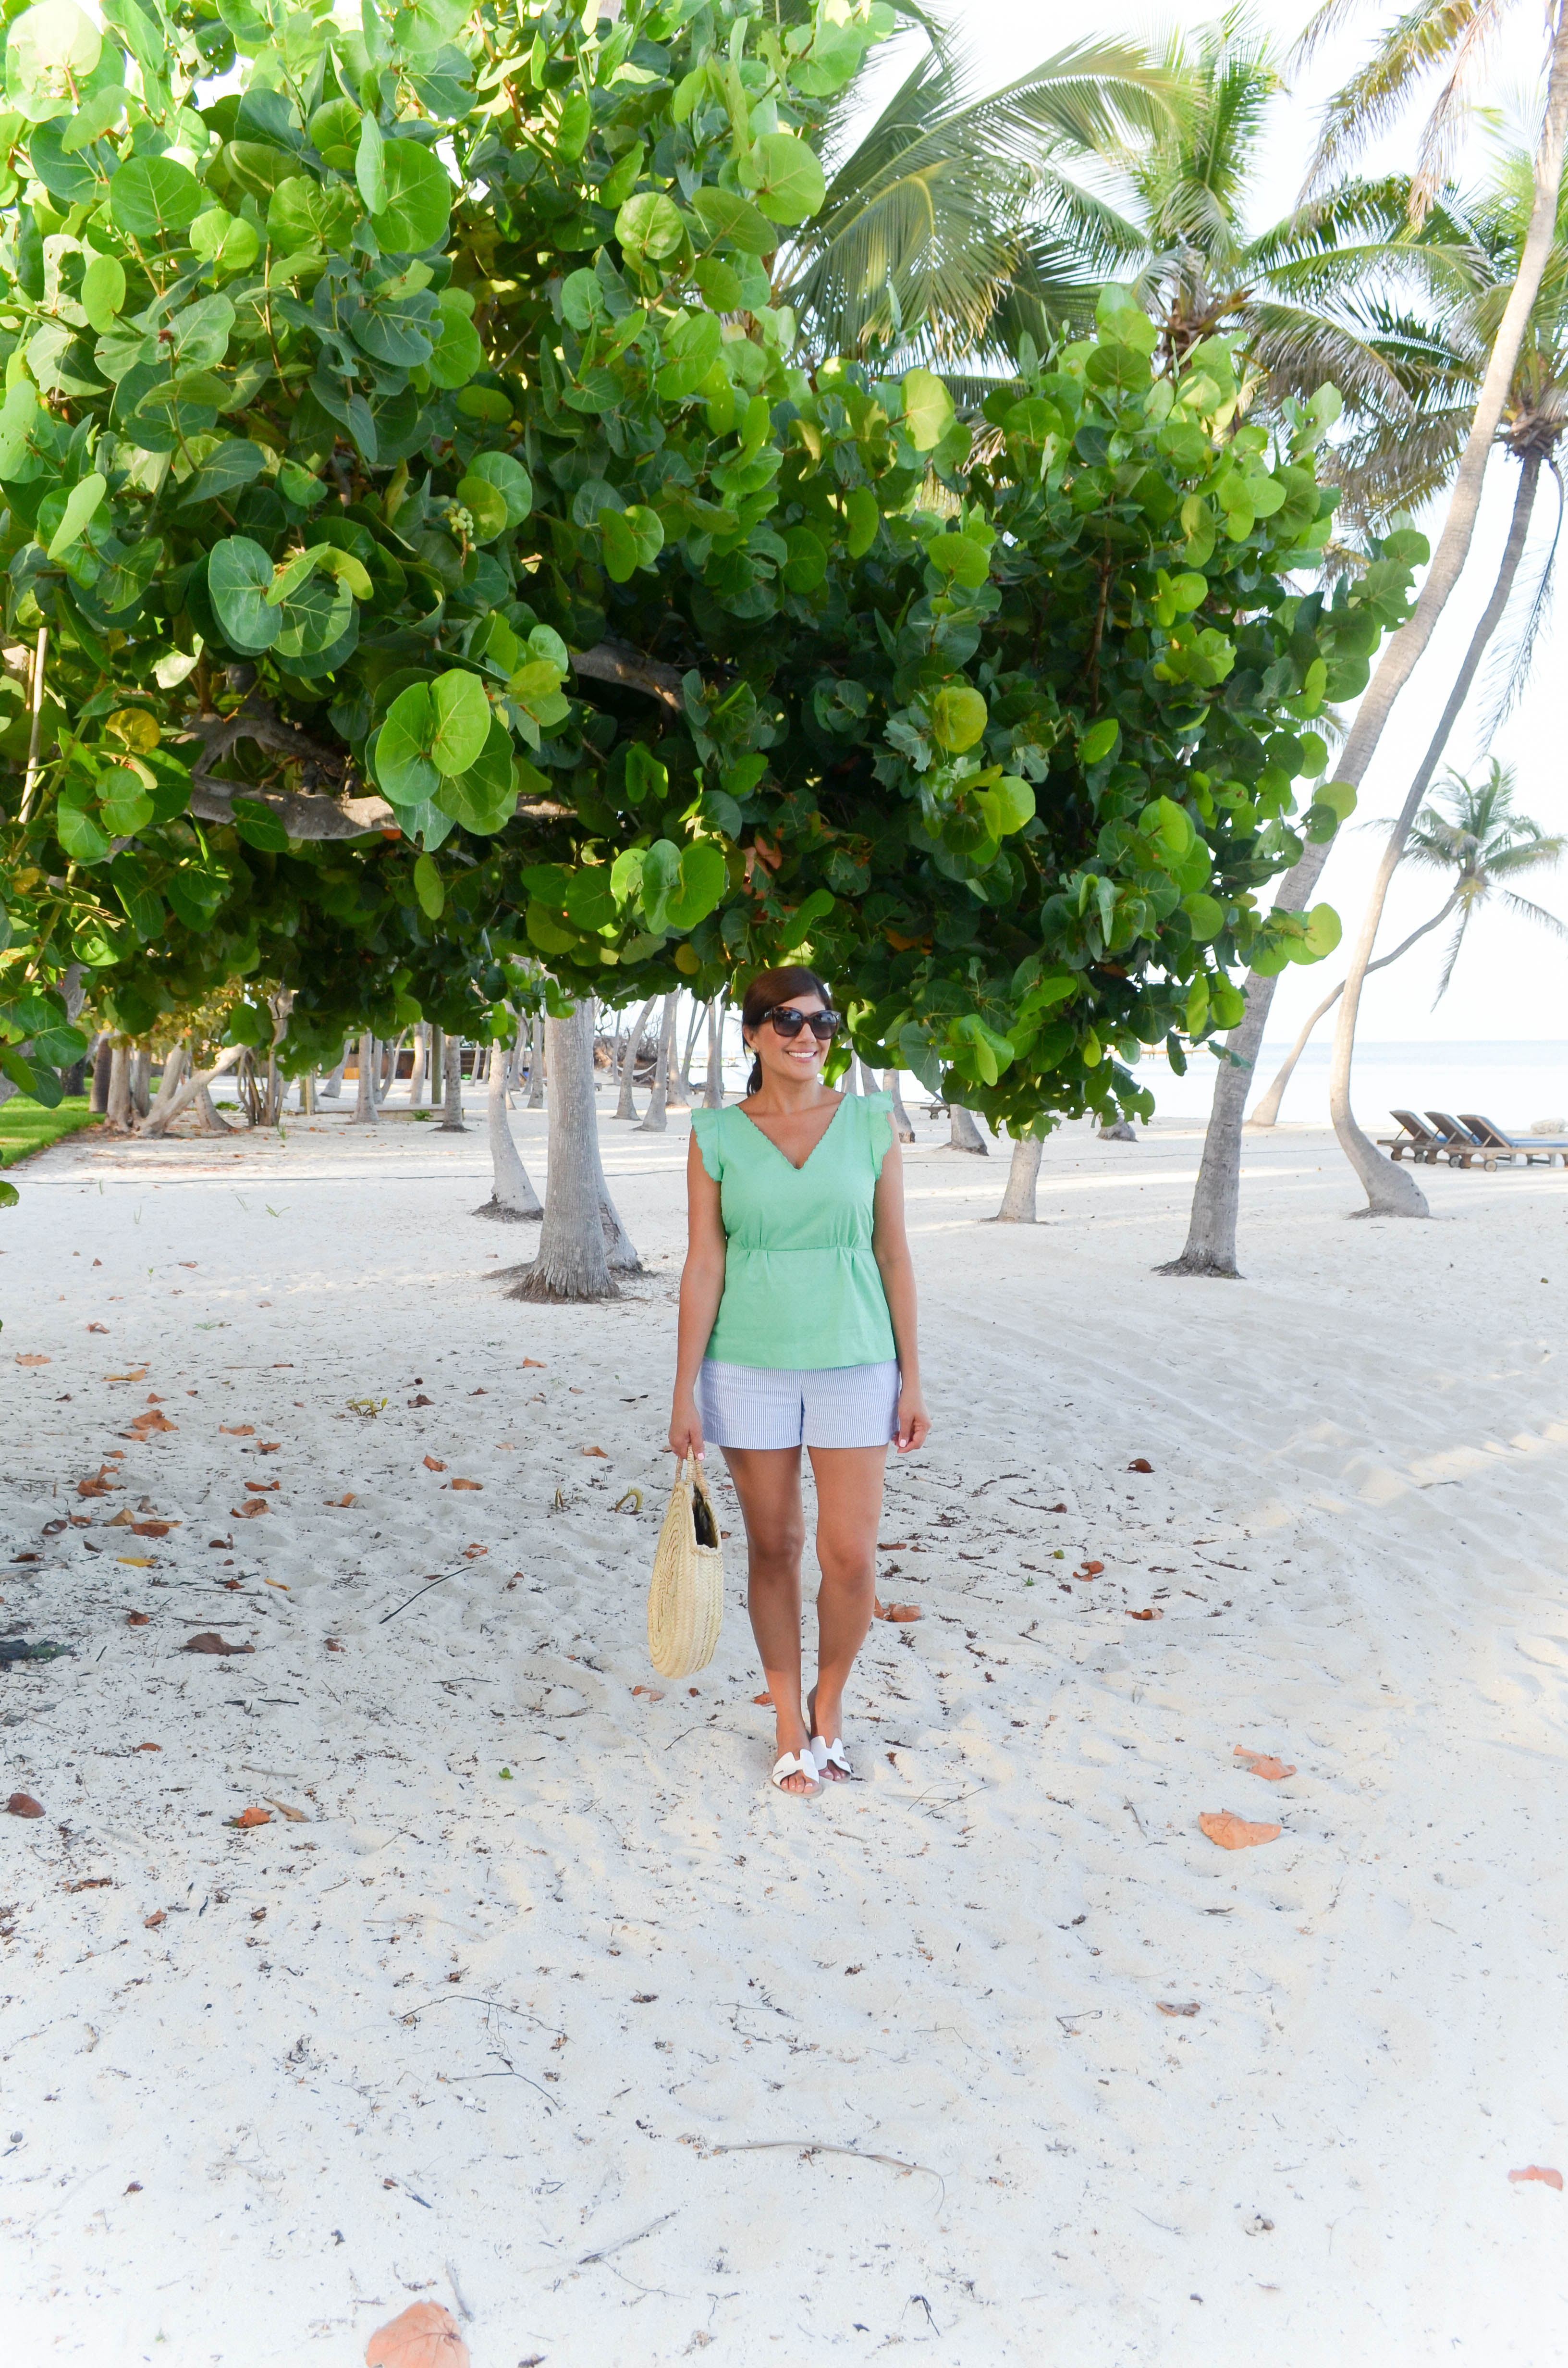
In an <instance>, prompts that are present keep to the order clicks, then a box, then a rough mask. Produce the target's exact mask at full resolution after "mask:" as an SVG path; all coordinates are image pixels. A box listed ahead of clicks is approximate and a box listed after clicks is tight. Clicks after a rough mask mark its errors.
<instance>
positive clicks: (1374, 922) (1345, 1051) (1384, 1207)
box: [1328, 0, 1568, 1217]
mask: <svg viewBox="0 0 1568 2368" xmlns="http://www.w3.org/2000/svg"><path fill="white" fill-rule="evenodd" d="M1560 83H1561V85H1562V90H1561V95H1560V96H1559V97H1557V100H1556V103H1557V106H1558V114H1559V118H1560V119H1561V115H1562V108H1563V106H1564V105H1568V0H1564V5H1563V9H1562V33H1561V34H1560V36H1559V41H1558V58H1557V60H1555V61H1554V62H1553V65H1552V88H1553V93H1554V94H1557V93H1558V85H1559V84H1560ZM1549 120H1550V111H1549ZM1542 145H1543V148H1544V146H1545V139H1544V135H1543V141H1542ZM1561 179H1562V127H1561V120H1560V121H1559V129H1558V136H1557V142H1556V177H1555V179H1554V181H1553V191H1554V193H1555V190H1556V188H1557V186H1558V183H1560V182H1561ZM1537 183H1538V191H1537V201H1538V206H1539V200H1540V190H1539V184H1540V168H1539V165H1538V169H1537ZM1554 201H1555V197H1554ZM1531 228H1532V234H1533V229H1534V224H1533V221H1532V224H1531ZM1525 252H1526V255H1527V256H1528V253H1529V241H1528V239H1527V241H1526V244H1525ZM1536 278H1537V280H1538V281H1539V279H1540V269H1539V267H1538V268H1537V273H1536ZM1515 292H1516V294H1517V289H1516V291H1515ZM1509 309H1510V311H1511V310H1512V299H1510V300H1509ZM1501 342H1502V331H1501V330H1500V331H1499V332H1498V343H1499V345H1500V344H1501ZM1493 358H1494V359H1495V358H1496V347H1494V349H1493ZM1511 367H1512V364H1511V361H1510V368H1511ZM1487 378H1488V381H1489V382H1490V379H1491V371H1490V370H1488V372H1487ZM1477 416H1479V406H1478V407H1477ZM1468 458H1469V447H1468V446H1467V447H1466V459H1467V460H1468ZM1540 462H1541V456H1540V453H1539V452H1536V451H1530V452H1527V453H1526V455H1525V457H1524V460H1523V461H1522V463H1521V464H1520V469H1519V483H1518V489H1517V493H1516V494H1515V496H1514V515H1513V517H1512V518H1511V519H1510V521H1509V525H1508V540H1507V541H1506V544H1505V546H1504V550H1503V564H1502V565H1501V566H1500V567H1499V568H1498V570H1497V581H1496V582H1495V584H1494V586H1493V587H1492V598H1490V599H1489V600H1488V602H1487V604H1486V606H1485V608H1484V609H1483V611H1482V614H1481V618H1480V621H1479V622H1478V623H1477V625H1476V628H1475V631H1474V632H1473V633H1472V634H1471V637H1470V647H1469V649H1468V650H1467V651H1466V652H1465V655H1464V663H1463V665H1462V666H1460V670H1459V673H1458V675H1457V676H1456V677H1455V680H1454V685H1453V688H1452V689H1451V690H1450V691H1449V697H1448V701H1447V704H1446V705H1445V707H1444V709H1443V712H1442V714H1441V716H1440V717H1439V718H1438V722H1437V730H1436V732H1434V734H1432V737H1431V740H1430V742H1429V743H1428V745H1427V749H1426V756H1425V757H1423V758H1422V760H1421V764H1420V767H1419V768H1418V770H1417V772H1416V775H1415V780H1413V781H1412V783H1411V785H1410V791H1409V794H1408V795H1407V797H1406V798H1405V801H1404V804H1403V808H1402V809H1401V812H1400V815H1399V818H1398V820H1397V821H1396V822H1395V824H1394V825H1393V828H1392V830H1391V831H1390V833H1389V837H1388V845H1387V846H1386V847H1385V848H1384V849H1383V856H1382V861H1381V863H1380V864H1379V866H1378V876H1377V878H1376V879H1375V880H1374V882H1372V893H1371V894H1370V896H1369V898H1368V900H1367V909H1366V912H1365V913H1364V914H1363V915H1362V916H1361V927H1360V929H1359V930H1358V933H1357V938H1356V943H1355V946H1354V947H1353V949H1352V951H1351V955H1350V967H1349V969H1348V970H1347V971H1346V974H1345V992H1344V997H1343V1000H1342V1001H1341V1003H1340V1007H1339V1023H1338V1026H1337V1027H1336V1028H1335V1034H1334V1057H1333V1060H1332V1062H1331V1064H1330V1066H1329V1073H1328V1114H1329V1116H1330V1118H1331V1119H1332V1120H1333V1121H1334V1131H1335V1134H1336V1135H1337V1136H1338V1137H1339V1144H1340V1149H1341V1150H1342V1151H1343V1152H1344V1154H1345V1156H1346V1159H1348V1160H1349V1162H1350V1165H1351V1167H1354V1169H1355V1170H1356V1173H1357V1175H1358V1177H1359V1178H1360V1179H1361V1181H1362V1183H1363V1185H1364V1186H1365V1187H1366V1192H1367V1207H1366V1210H1365V1212H1362V1213H1364V1214H1366V1215H1369V1216H1379V1217H1389V1216H1392V1217H1425V1216H1426V1215H1427V1214H1429V1212H1428V1210H1427V1207H1426V1201H1425V1199H1424V1197H1423V1196H1422V1193H1421V1190H1420V1189H1419V1187H1418V1186H1417V1185H1415V1184H1413V1183H1412V1181H1411V1179H1410V1178H1409V1176H1408V1175H1407V1174H1406V1173H1405V1170H1404V1168H1403V1167H1402V1166H1400V1165H1399V1164H1398V1163H1397V1162H1396V1161H1394V1160H1392V1159H1385V1158H1384V1157H1383V1156H1382V1154H1381V1152H1380V1151H1379V1149H1378V1147H1377V1145H1376V1144H1375V1143H1373V1142H1372V1141H1371V1139H1370V1138H1369V1136H1368V1135H1365V1134H1363V1133H1362V1132H1361V1130H1360V1128H1359V1127H1358V1125H1357V1123H1356V1120H1355V1116H1354V1114H1353V1112H1352V1110H1351V1108H1350V1064H1351V1062H1352V1061H1353V1059H1354V1058H1355V1053H1356V1021H1357V1018H1358V1013H1359V1011H1360V1007H1361V985H1362V982H1363V980H1364V979H1365V978H1366V975H1367V973H1368V971H1369V968H1370V966H1371V959H1372V947H1373V945H1374V944H1375V942H1376V940H1377V935H1378V924H1379V923H1380V921H1381V919H1382V916H1383V906H1384V905H1385V904H1386V903H1387V901H1388V893H1389V887H1390V883H1391V882H1392V879H1393V875H1394V872H1395V871H1397V869H1398V867H1399V862H1400V859H1401V857H1402V856H1403V853H1404V842H1405V840H1406V839H1407V838H1408V837H1409V836H1410V826H1411V825H1412V824H1413V823H1414V821H1415V817H1416V814H1418V813H1419V811H1420V808H1421V801H1422V799H1423V798H1424V797H1425V796H1426V791H1427V788H1428V786H1429V785H1430V782H1431V780H1432V776H1433V774H1434V773H1435V772H1436V771H1437V764H1438V760H1439V758H1440V757H1441V756H1442V753H1443V750H1444V749H1445V748H1446V747H1447V746H1448V740H1449V733H1450V732H1451V731H1452V730H1453V728H1454V725H1455V724H1456V723H1458V722H1459V719H1460V710H1461V709H1462V708H1463V706H1464V702H1465V700H1466V698H1467V697H1468V696H1469V692H1470V687H1471V683H1472V682H1473V681H1474V680H1475V677H1476V672H1477V670H1478V668H1479V667H1480V665H1481V661H1482V659H1483V656H1484V655H1485V653H1486V646H1487V643H1489V642H1490V641H1491V639H1492V636H1493V634H1494V632H1496V630H1497V627H1498V625H1499V624H1500V623H1501V622H1502V619H1503V613H1504V611H1505V609H1506V608H1507V605H1508V596H1509V594H1510V593H1511V592H1512V591H1513V588H1514V579H1515V577H1516V576H1517V574H1518V572H1519V562H1520V560H1521V559H1522V558H1523V556H1524V549H1525V542H1526V540H1527V538H1528V533H1529V523H1530V512H1531V510H1532V509H1533V508H1534V507H1535V494H1536V486H1537V484H1539V482H1540ZM1463 474H1464V463H1463V462H1461V463H1460V477H1461V478H1462V476H1463ZM1479 491H1480V487H1479V481H1478V483H1477V487H1476V495H1477V498H1479ZM1459 503H1460V486H1459V485H1457V484H1456V486H1455V488H1454V497H1453V501H1452V502H1451V503H1450V505H1449V519H1450V521H1451V520H1452V518H1453V516H1454V512H1455V510H1456V509H1457V508H1458V507H1459ZM1474 509H1475V503H1474V502H1473V501H1472V502H1471V519H1470V524H1471V526H1473V525H1474ZM1447 535H1448V528H1447V527H1445V529H1444V537H1445V540H1446V539H1447ZM1468 542H1469V529H1468V528H1467V529H1466V543H1467V547H1468ZM1438 548H1439V550H1441V545H1439V546H1438ZM1435 565H1436V563H1434V567H1435ZM1404 630H1405V632H1409V630H1410V629H1409V627H1408V626H1406V627H1405V628H1404ZM1376 687H1377V686H1376V684H1375V683H1374V685H1373V689H1376ZM1369 696H1370V694H1369ZM1358 721H1359V719H1358Z"/></svg>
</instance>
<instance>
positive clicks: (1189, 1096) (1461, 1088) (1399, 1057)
mask: <svg viewBox="0 0 1568 2368" xmlns="http://www.w3.org/2000/svg"><path fill="white" fill-rule="evenodd" d="M1331 1050H1332V1047H1331V1046H1330V1045H1329V1044H1327V1043H1324V1044H1321V1045H1320V1044H1309V1045H1308V1047H1307V1050H1306V1052H1305V1053H1303V1054H1302V1056H1301V1060H1300V1061H1299V1062H1298V1063H1297V1064H1296V1069H1295V1074H1294V1075H1293V1076H1292V1077H1291V1079H1290V1085H1289V1086H1288V1087H1287V1088H1286V1092H1285V1099H1284V1102H1283V1103H1282V1105H1281V1106H1280V1111H1279V1119H1280V1123H1281V1124H1282V1125H1289V1124H1290V1123H1291V1122H1294V1123H1296V1124H1298V1125H1307V1126H1326V1125H1327V1123H1328V1065H1329V1056H1330V1053H1331ZM1289 1051H1290V1045H1289V1043H1287V1042H1281V1043H1278V1044H1267V1043H1266V1044H1265V1045H1264V1047H1263V1051H1262V1053H1261V1054H1260V1055H1259V1057H1258V1063H1257V1073H1256V1082H1255V1085H1254V1087H1253V1089H1252V1091H1251V1092H1250V1093H1249V1095H1248V1097H1247V1105H1248V1108H1249V1109H1250V1108H1251V1107H1252V1105H1253V1103H1255V1102H1256V1101H1260V1100H1261V1099H1262V1098H1263V1096H1264V1094H1265V1093H1267V1090H1268V1087H1269V1086H1270V1084H1271V1083H1272V1081H1273V1078H1274V1075H1275V1072H1276V1071H1277V1070H1278V1066H1279V1064H1280V1063H1281V1061H1283V1060H1284V1058H1285V1055H1286V1054H1287V1053H1289ZM1135 1074H1136V1076H1137V1078H1138V1081H1139V1083H1140V1085H1144V1086H1147V1087H1149V1089H1150V1091H1151V1092H1152V1093H1153V1097H1154V1107H1155V1110H1156V1111H1157V1113H1158V1114H1159V1116H1160V1117H1162V1118H1181V1119H1203V1118H1207V1116H1208V1114H1209V1106H1210V1102H1211V1100H1212V1099H1213V1094H1214V1060H1213V1056H1212V1054H1211V1053H1201V1054H1199V1055H1196V1056H1194V1058H1193V1059H1192V1060H1191V1061H1190V1062H1189V1063H1188V1065H1187V1075H1186V1076H1185V1077H1177V1076H1172V1074H1171V1069H1170V1064H1169V1063H1168V1062H1167V1061H1165V1059H1164V1058H1163V1057H1158V1056H1150V1055H1148V1054H1145V1056H1144V1057H1143V1059H1142V1061H1140V1062H1139V1064H1138V1067H1137V1070H1136V1073H1135ZM1351 1103H1352V1107H1353V1108H1354V1110H1355V1112H1356V1116H1357V1118H1358V1120H1359V1121H1360V1123H1361V1124H1362V1126H1364V1127H1365V1128H1366V1129H1367V1131H1368V1132H1369V1133H1371V1134H1382V1133H1390V1134H1392V1133H1393V1132H1394V1126H1393V1121H1392V1118H1391V1116H1390V1112H1391V1111H1392V1109H1393V1107H1394V1105H1395V1104H1396V1103H1398V1104H1399V1105H1400V1106H1401V1107H1402V1108H1403V1109H1405V1110H1419V1111H1421V1112H1423V1113H1425V1112H1426V1111H1427V1110H1449V1111H1450V1112H1452V1113H1453V1114H1454V1115H1455V1116H1456V1117H1457V1116H1458V1115H1459V1114H1460V1112H1461V1111H1463V1110H1477V1111H1479V1112H1480V1113H1481V1114H1482V1116H1483V1117H1485V1118H1489V1119H1492V1120H1493V1121H1494V1122H1495V1123H1496V1124H1497V1125H1498V1126H1500V1127H1502V1129H1503V1130H1504V1132H1505V1133H1509V1134H1528V1132H1529V1129H1530V1125H1531V1122H1532V1121H1534V1120H1536V1119H1561V1120H1568V1042H1540V1043H1533V1044H1528V1043H1527V1044H1519V1043H1513V1044H1487V1043H1462V1042H1457V1043H1443V1042H1434V1043H1409V1044H1377V1043H1369V1044H1360V1045H1358V1047H1357V1051H1356V1065H1355V1068H1354V1070H1353V1071H1352V1073H1351ZM1562 1133H1564V1135H1568V1125H1564V1126H1563V1128H1562Z"/></svg>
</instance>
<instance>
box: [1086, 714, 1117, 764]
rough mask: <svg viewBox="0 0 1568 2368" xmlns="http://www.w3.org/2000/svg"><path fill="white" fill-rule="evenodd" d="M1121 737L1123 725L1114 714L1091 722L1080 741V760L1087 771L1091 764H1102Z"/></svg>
mask: <svg viewBox="0 0 1568 2368" xmlns="http://www.w3.org/2000/svg"><path fill="white" fill-rule="evenodd" d="M1120 737H1121V726H1120V724H1119V723H1118V722H1117V720H1116V718H1115V716H1114V715H1107V716H1104V717H1102V718H1101V720H1100V722H1099V723H1091V724H1090V726H1089V728H1088V730H1087V731H1086V732H1085V734H1084V736H1083V738H1082V739H1081V740H1080V741H1079V743H1078V762H1079V763H1080V765H1082V767H1083V768H1084V770H1085V773H1086V772H1087V771H1088V770H1089V768H1090V767H1091V766H1094V765H1098V764H1102V763H1103V762H1104V760H1105V759H1106V757H1108V756H1110V755H1111V754H1112V752H1113V751H1114V749H1115V747H1116V744H1117V742H1118V741H1119V739H1120Z"/></svg>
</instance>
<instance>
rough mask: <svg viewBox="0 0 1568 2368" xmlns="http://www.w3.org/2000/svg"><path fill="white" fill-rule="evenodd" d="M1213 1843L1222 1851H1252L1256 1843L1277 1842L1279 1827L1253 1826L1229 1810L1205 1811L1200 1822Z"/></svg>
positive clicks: (1200, 1825)
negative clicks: (1216, 1843)
mask: <svg viewBox="0 0 1568 2368" xmlns="http://www.w3.org/2000/svg"><path fill="white" fill-rule="evenodd" d="M1198 1822H1199V1827H1201V1829H1202V1830H1203V1832H1204V1833H1206V1834H1207V1835H1208V1837H1209V1839H1210V1841H1211V1842H1218V1843H1219V1845H1220V1848H1221V1850H1251V1849H1252V1847H1253V1845H1254V1844H1255V1843H1256V1842H1277V1841H1278V1839H1279V1827H1278V1826H1253V1825H1249V1824H1248V1823H1247V1820H1246V1819H1245V1817H1235V1816H1232V1814H1231V1812H1230V1810H1229V1809H1205V1811H1204V1812H1203V1815H1202V1816H1200V1817H1199V1820H1198Z"/></svg>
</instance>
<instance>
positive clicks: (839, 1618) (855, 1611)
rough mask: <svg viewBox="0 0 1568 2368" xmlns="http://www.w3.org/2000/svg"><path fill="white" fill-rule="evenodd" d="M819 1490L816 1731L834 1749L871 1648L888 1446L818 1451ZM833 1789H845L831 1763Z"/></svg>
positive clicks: (814, 1459) (828, 1775)
mask: <svg viewBox="0 0 1568 2368" xmlns="http://www.w3.org/2000/svg"><path fill="white" fill-rule="evenodd" d="M807 1453H808V1454H809V1455H810V1457H811V1459H812V1475H813V1477H814V1478H815V1481H816V1484H817V1561H818V1563H819V1564H820V1565H821V1567H822V1591H821V1593H820V1594H819V1595H818V1597H817V1682H816V1688H815V1691H814V1694H813V1697H812V1719H811V1731H812V1734H813V1735H820V1736H822V1738H823V1740H824V1742H825V1743H832V1742H833V1741H834V1739H835V1737H836V1736H839V1735H840V1734H841V1733H842V1732H843V1719H844V1689H845V1687H846V1684H847V1683H848V1679H849V1672H850V1670H851V1669H852V1668H854V1666H855V1656H856V1655H857V1654H858V1651H859V1650H860V1647H861V1645H863V1644H864V1643H865V1641H866V1631H867V1629H868V1628H869V1626H870V1624H871V1611H872V1607H873V1605H874V1604H875V1602H876V1592H877V1529H878V1525H879V1523H880V1522H881V1518H882V1473H883V1468H884V1466H885V1465H886V1463H887V1460H888V1452H887V1449H886V1448H885V1447H812V1448H808V1450H807ZM825 1774H826V1778H827V1781H828V1782H829V1783H833V1782H838V1783H843V1782H844V1778H843V1776H842V1774H841V1773H840V1772H839V1770H836V1769H835V1767H834V1766H833V1765H832V1763H831V1761H830V1762H829V1764H828V1767H827V1769H826V1770H825Z"/></svg>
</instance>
